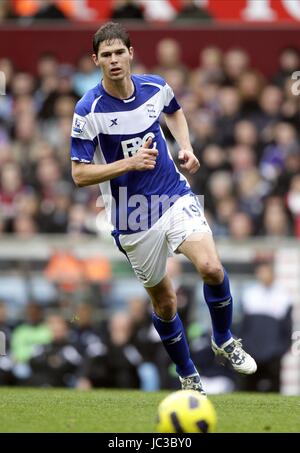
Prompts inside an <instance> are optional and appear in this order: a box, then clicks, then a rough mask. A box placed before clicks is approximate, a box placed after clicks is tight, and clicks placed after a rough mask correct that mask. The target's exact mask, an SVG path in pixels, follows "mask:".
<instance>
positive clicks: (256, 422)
mask: <svg viewBox="0 0 300 453" xmlns="http://www.w3.org/2000/svg"><path fill="white" fill-rule="evenodd" d="M167 394H168V392H155V393H145V392H140V391H119V390H93V391H76V390H55V389H38V390H37V389H23V388H3V387H2V388H0V432H114V433H121V432H128V433H138V432H155V416H156V409H157V405H158V403H159V401H161V399H162V398H163V397H164V396H166V395H167ZM210 399H211V401H212V402H213V404H214V406H215V408H216V411H217V414H218V432H235V433H238V432H241V433H242V432H300V397H288V396H280V395H274V394H269V395H268V394H249V393H244V394H241V393H233V394H228V395H218V396H212V397H210Z"/></svg>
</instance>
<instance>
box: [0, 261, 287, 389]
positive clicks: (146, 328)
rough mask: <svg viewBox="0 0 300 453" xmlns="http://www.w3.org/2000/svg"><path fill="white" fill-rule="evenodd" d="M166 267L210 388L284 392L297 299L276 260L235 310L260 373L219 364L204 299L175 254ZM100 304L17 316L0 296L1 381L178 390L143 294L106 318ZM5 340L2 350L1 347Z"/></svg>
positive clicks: (31, 308)
mask: <svg viewBox="0 0 300 453" xmlns="http://www.w3.org/2000/svg"><path fill="white" fill-rule="evenodd" d="M168 271H169V275H170V277H171V278H172V281H173V285H174V288H175V289H176V293H177V299H178V312H179V314H180V317H181V319H182V321H183V323H184V325H185V328H186V332H187V336H188V339H189V344H190V351H191V356H192V358H193V361H194V363H195V364H196V366H197V368H198V370H199V372H200V373H201V376H202V379H203V383H204V385H205V388H206V390H207V391H208V393H224V392H230V391H233V390H248V391H263V392H268V391H269V392H279V391H280V374H281V359H282V357H283V355H284V354H285V353H286V352H287V351H288V350H289V348H290V345H291V331H292V318H291V316H292V315H291V312H292V302H291V300H290V298H289V296H288V294H287V292H286V289H285V288H283V287H282V285H281V284H279V283H278V281H276V279H275V275H274V271H273V267H272V265H271V264H270V263H260V264H259V265H258V266H257V268H256V274H255V277H256V282H251V283H250V284H249V283H248V284H247V285H245V286H244V289H243V291H242V292H241V295H240V299H241V300H240V301H239V302H240V304H238V305H239V306H237V307H236V309H235V320H234V333H235V334H236V335H239V334H241V335H242V337H243V340H244V344H245V346H246V347H247V350H248V351H249V352H250V353H251V355H253V357H254V358H255V359H256V361H257V363H258V371H257V373H256V374H255V375H253V376H248V377H246V376H239V375H237V374H236V373H233V371H232V370H231V369H229V368H227V366H223V367H221V366H220V365H219V364H218V363H216V361H215V359H214V355H213V352H212V350H211V346H210V335H211V331H210V321H209V315H208V312H207V310H206V312H205V304H204V302H203V301H202V304H201V306H200V302H201V299H202V297H200V298H199V295H197V291H195V288H196V287H197V285H196V286H195V285H194V286H190V285H187V284H186V282H185V278H184V275H183V273H182V269H181V266H180V262H179V261H178V260H176V259H172V260H170V261H169V263H168ZM199 289H200V287H199ZM125 293H126V286H125V287H124V286H123V296H124V295H125ZM237 300H238V299H237V298H236V301H237ZM99 306H100V304H99V303H98V304H97V305H92V304H91V303H87V302H84V301H81V302H80V303H78V304H74V303H73V304H72V307H69V308H71V310H72V311H73V315H71V312H70V311H69V312H68V313H67V312H66V308H67V307H66V305H65V304H62V303H60V304H59V306H56V307H55V308H53V307H52V308H51V307H43V306H42V305H39V304H36V303H29V304H27V305H26V306H25V311H24V313H21V316H20V317H19V318H17V319H16V318H15V319H14V321H13V322H12V320H11V319H9V316H8V312H7V306H6V304H5V303H3V302H1V301H0V331H1V332H3V333H4V334H5V337H6V344H5V346H6V355H4V356H1V355H0V386H1V385H14V386H16V385H19V386H38V387H69V388H70V387H71V388H78V389H82V390H88V389H90V388H100V387H109V388H138V389H142V390H145V391H154V390H158V389H161V388H167V389H178V387H179V381H178V378H177V375H176V372H175V367H174V364H172V363H171V362H170V359H169V358H168V356H167V354H166V352H165V350H164V347H163V345H162V343H161V341H160V338H159V336H158V334H157V332H156V330H155V329H154V326H153V324H152V321H151V314H150V310H151V308H150V302H149V300H148V299H147V297H146V293H145V294H144V295H140V296H137V295H135V296H133V297H132V296H131V297H128V298H127V300H126V302H125V303H124V304H123V306H122V307H119V308H118V309H113V308H116V307H114V306H113V305H112V306H111V307H110V311H109V314H107V315H106V316H103V314H102V315H101V314H100V316H99ZM200 307H201V308H200ZM199 309H200V311H201V313H197V312H198V311H199ZM237 312H240V314H239V316H236V315H237ZM66 313H67V316H66ZM2 335H3V334H2ZM0 346H2V353H3V346H4V345H0Z"/></svg>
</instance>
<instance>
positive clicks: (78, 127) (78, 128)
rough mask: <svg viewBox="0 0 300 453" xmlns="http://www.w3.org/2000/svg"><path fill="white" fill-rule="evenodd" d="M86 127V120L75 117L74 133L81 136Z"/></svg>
mask: <svg viewBox="0 0 300 453" xmlns="http://www.w3.org/2000/svg"><path fill="white" fill-rule="evenodd" d="M85 125H86V121H85V120H84V119H82V118H76V117H75V121H74V126H73V132H76V134H81V133H82V132H83V129H84V127H85Z"/></svg>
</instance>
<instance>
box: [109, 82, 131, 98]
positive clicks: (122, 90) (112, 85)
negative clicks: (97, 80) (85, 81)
mask: <svg viewBox="0 0 300 453" xmlns="http://www.w3.org/2000/svg"><path fill="white" fill-rule="evenodd" d="M102 83H103V87H104V89H105V91H106V92H107V93H108V94H110V95H111V96H114V97H115V98H119V99H128V98H130V97H131V96H132V95H133V93H134V84H133V82H132V80H131V77H128V78H125V79H123V80H117V81H112V80H107V79H106V80H104V79H103V82H102Z"/></svg>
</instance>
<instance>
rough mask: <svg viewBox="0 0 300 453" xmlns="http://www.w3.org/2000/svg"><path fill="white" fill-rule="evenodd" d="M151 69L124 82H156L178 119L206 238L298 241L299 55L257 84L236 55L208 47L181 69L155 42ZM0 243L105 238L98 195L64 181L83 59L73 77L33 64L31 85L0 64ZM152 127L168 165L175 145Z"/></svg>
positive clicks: (173, 48) (42, 62) (89, 68)
mask: <svg viewBox="0 0 300 453" xmlns="http://www.w3.org/2000/svg"><path fill="white" fill-rule="evenodd" d="M156 56H157V64H156V66H155V67H154V68H146V67H145V66H144V65H143V62H142V61H141V60H136V61H135V63H134V67H133V72H136V73H156V74H160V75H162V76H163V77H164V78H165V79H166V80H167V81H168V83H169V84H170V85H171V86H172V87H173V89H174V92H175V94H176V96H177V98H178V101H179V102H180V104H181V105H182V107H183V110H184V112H185V114H186V117H187V120H188V123H189V128H190V136H191V141H192V144H193V147H194V151H195V154H196V155H197V157H198V158H199V160H200V162H201V169H200V171H199V172H198V173H197V174H196V175H194V176H192V177H190V176H188V175H187V177H188V179H189V181H190V184H191V186H192V188H193V190H194V191H195V193H196V194H204V203H205V210H206V215H207V218H208V219H209V222H210V225H211V227H212V230H213V232H214V234H215V236H216V237H232V238H234V239H236V240H242V239H246V238H248V237H253V236H258V235H259V236H268V237H287V236H295V237H299V236H300V144H299V130H300V127H299V126H300V96H299V95H298V96H297V93H296V92H295V90H294V89H293V84H295V83H296V81H295V80H294V79H292V77H291V75H292V74H293V72H294V71H296V70H299V68H300V57H299V51H298V50H297V49H296V48H292V47H291V48H286V49H283V50H282V52H281V54H280V56H279V59H278V71H277V73H276V74H274V75H273V76H272V77H271V78H269V79H266V78H265V77H264V76H263V74H261V73H260V72H259V70H258V69H257V68H254V67H252V65H251V61H250V58H249V56H248V55H247V53H246V52H245V50H243V49H240V48H232V49H229V50H227V51H226V52H224V51H222V50H220V49H219V48H215V47H213V46H211V47H207V48H205V49H204V50H203V51H202V52H201V53H200V55H199V66H198V67H197V68H194V69H190V68H187V67H186V66H185V65H184V63H183V62H182V49H181V48H180V47H179V45H178V43H177V42H176V41H174V40H172V39H169V38H165V39H163V40H161V41H160V42H159V43H158V45H157V49H156ZM0 71H2V72H3V73H4V74H5V77H6V95H5V96H0V235H1V234H2V233H15V234H16V235H19V236H21V237H29V236H30V235H33V234H34V233H50V234H51V233H70V234H91V235H101V234H105V232H107V224H106V223H105V221H104V220H103V217H102V214H103V212H102V208H101V203H100V202H99V199H98V196H99V192H98V187H97V186H93V187H90V188H85V189H84V190H82V189H77V188H75V187H74V184H73V182H72V180H71V175H70V159H69V146H70V139H69V137H70V129H71V122H72V116H73V111H74V106H75V104H76V102H77V100H78V99H79V98H80V97H81V96H82V95H83V94H84V93H85V92H86V91H87V90H88V89H89V88H91V87H93V86H95V85H96V84H97V83H99V80H100V77H101V74H99V71H98V70H96V68H95V66H94V64H93V62H92V60H91V57H90V55H87V54H85V55H82V56H81V58H80V59H79V61H78V62H77V64H76V65H74V66H73V65H70V64H62V63H60V62H59V61H58V60H57V58H56V56H55V55H54V54H49V53H45V54H43V55H41V56H40V58H39V60H38V62H37V67H36V71H35V73H34V74H29V73H25V72H22V71H21V70H20V68H18V67H16V66H15V65H14V63H13V62H12V61H10V60H9V59H8V58H1V59H0ZM162 127H163V129H164V132H165V135H166V138H167V140H168V143H169V147H170V150H171V153H172V154H173V156H174V159H175V161H176V155H177V151H178V148H177V145H176V143H174V140H173V138H172V136H171V135H170V133H169V132H168V130H167V129H166V127H165V124H164V121H163V118H162Z"/></svg>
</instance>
